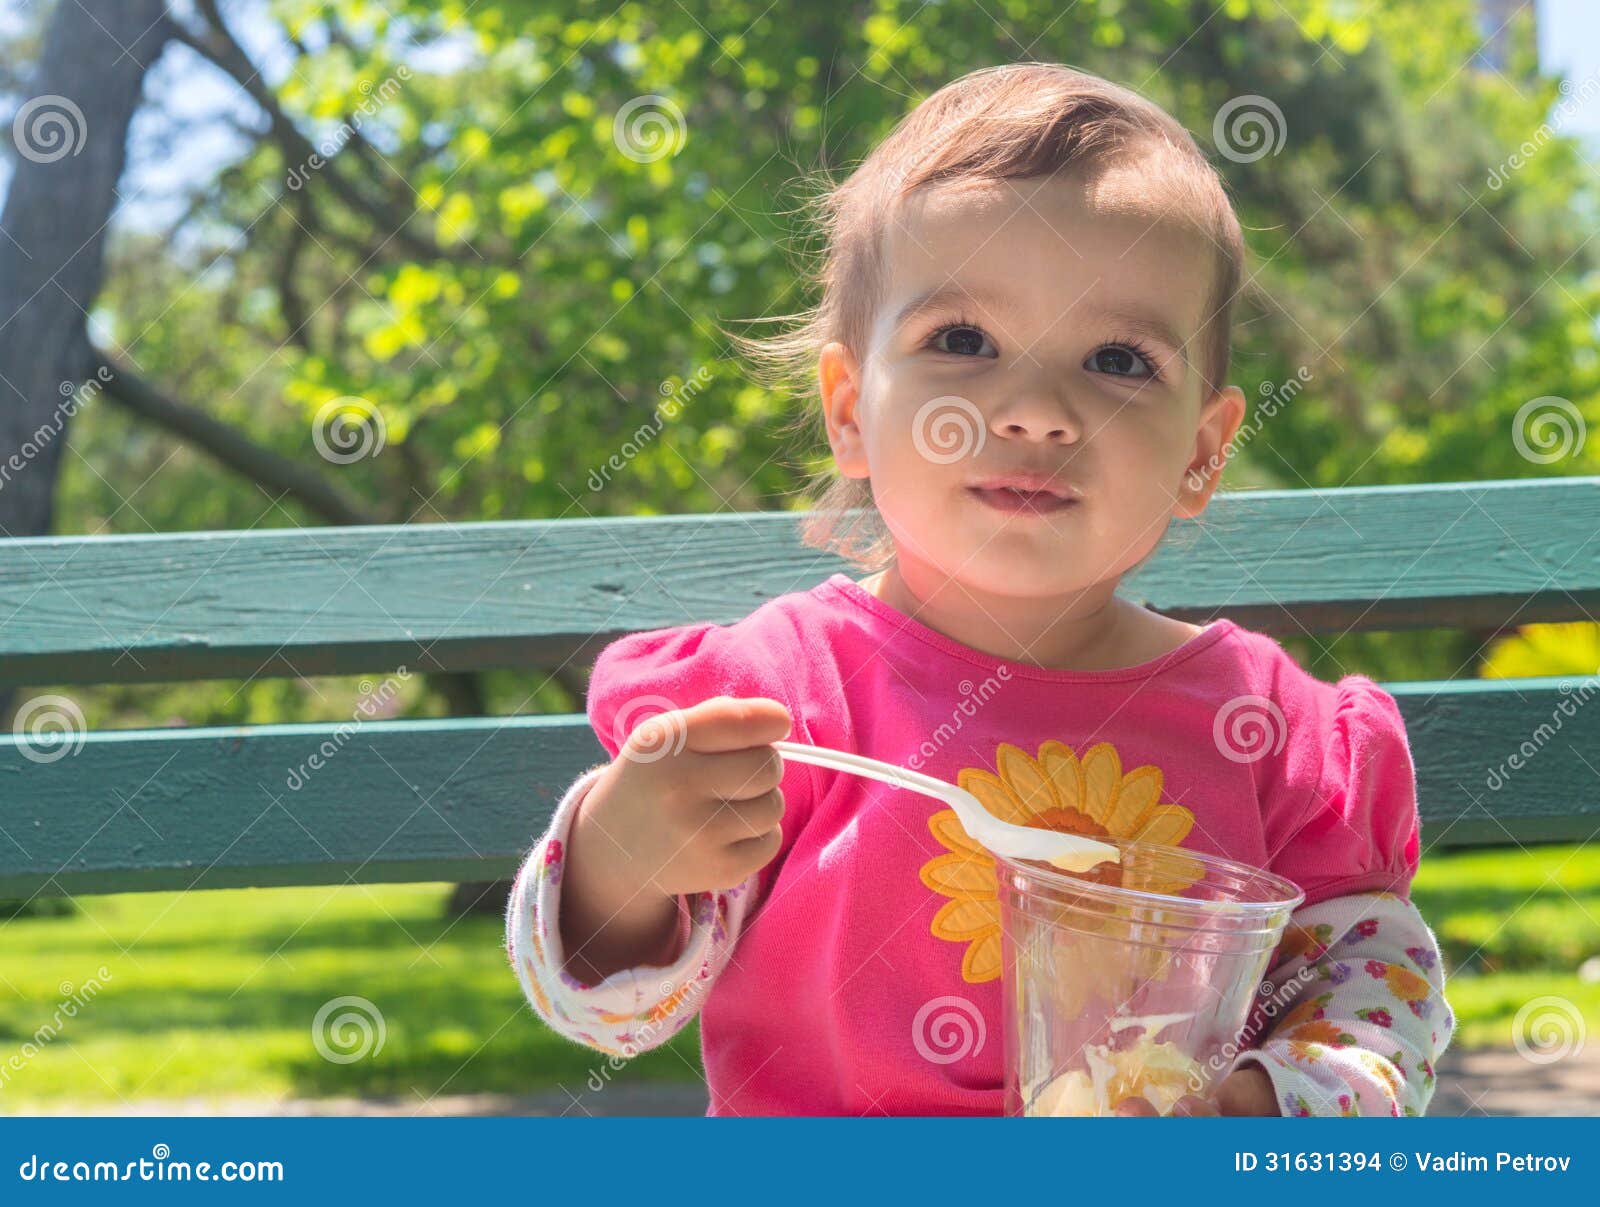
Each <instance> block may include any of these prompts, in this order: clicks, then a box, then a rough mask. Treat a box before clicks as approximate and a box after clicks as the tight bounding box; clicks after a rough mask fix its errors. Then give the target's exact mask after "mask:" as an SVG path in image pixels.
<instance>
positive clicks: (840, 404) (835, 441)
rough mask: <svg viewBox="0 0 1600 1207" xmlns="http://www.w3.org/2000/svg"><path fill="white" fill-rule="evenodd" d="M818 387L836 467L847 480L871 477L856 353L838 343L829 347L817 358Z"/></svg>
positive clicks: (859, 371) (859, 369)
mask: <svg viewBox="0 0 1600 1207" xmlns="http://www.w3.org/2000/svg"><path fill="white" fill-rule="evenodd" d="M817 387H818V390H819V392H820V393H821V395H822V416H823V419H824V420H825V421H826V423H827V426H828V446H829V447H830V448H832V449H833V460H834V463H835V464H836V465H837V466H838V467H839V472H840V473H841V474H843V475H844V476H845V477H847V478H865V477H867V476H868V473H867V452H866V448H865V446H864V444H863V442H862V438H861V426H860V423H859V422H858V420H859V409H860V406H859V404H860V401H861V365H860V363H859V362H858V361H857V360H856V356H855V353H854V352H852V351H850V349H849V348H848V347H846V346H845V345H844V344H841V343H838V342H834V343H830V344H828V345H826V346H825V347H824V348H823V349H822V352H821V354H820V355H819V356H818V358H817Z"/></svg>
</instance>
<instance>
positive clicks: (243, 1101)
mask: <svg viewBox="0 0 1600 1207" xmlns="http://www.w3.org/2000/svg"><path fill="white" fill-rule="evenodd" d="M705 1109H706V1097H705V1090H704V1087H702V1086H698V1085H682V1084H674V1085H650V1084H626V1083H623V1084H616V1085H610V1086H606V1087H604V1088H603V1089H601V1090H600V1091H598V1092H596V1091H592V1090H590V1089H589V1088H588V1087H587V1086H585V1085H582V1084H578V1085H574V1086H573V1087H571V1089H570V1092H569V1091H568V1090H561V1089H557V1090H548V1091H544V1092H541V1093H538V1094H451V1095H444V1096H440V1097H437V1098H433V1099H431V1100H424V1099H423V1098H422V1097H421V1096H420V1095H415V1096H413V1097H412V1098H410V1099H409V1100H407V1099H404V1098H393V1099H379V1098H368V1099H357V1098H289V1099H281V1100H278V1099H263V1098H222V1099H200V1098H186V1099H178V1100H162V1099H141V1100H140V1101H139V1102H137V1103H133V1104H130V1105H126V1106H124V1105H122V1104H113V1105H111V1106H109V1107H108V1106H106V1105H105V1104H103V1103H92V1104H79V1105H73V1104H58V1105H56V1106H54V1107H53V1108H52V1109H51V1110H50V1111H49V1113H50V1114H53V1115H56V1114H62V1115H65V1114H71V1115H578V1116H582V1115H593V1116H601V1115H703V1114H704V1113H705ZM1428 1113H1429V1114H1430V1115H1600V1043H1596V1044H1590V1045H1587V1046H1586V1047H1585V1048H1584V1049H1581V1050H1580V1051H1579V1052H1578V1053H1577V1054H1575V1055H1572V1056H1568V1057H1566V1058H1565V1059H1563V1060H1560V1061H1557V1062H1555V1063H1553V1064H1548V1065H1536V1064H1533V1063H1531V1062H1530V1061H1528V1060H1526V1059H1524V1058H1523V1057H1522V1056H1520V1055H1518V1054H1517V1053H1516V1052H1515V1051H1513V1050H1511V1049H1486V1050H1484V1051H1479V1052H1457V1051H1454V1050H1452V1051H1449V1052H1447V1053H1446V1054H1445V1057H1444V1059H1443V1061H1441V1062H1440V1069H1439V1090H1438V1092H1437V1093H1436V1094H1435V1095H1434V1099H1433V1104H1432V1106H1431V1107H1430V1108H1429V1111H1428Z"/></svg>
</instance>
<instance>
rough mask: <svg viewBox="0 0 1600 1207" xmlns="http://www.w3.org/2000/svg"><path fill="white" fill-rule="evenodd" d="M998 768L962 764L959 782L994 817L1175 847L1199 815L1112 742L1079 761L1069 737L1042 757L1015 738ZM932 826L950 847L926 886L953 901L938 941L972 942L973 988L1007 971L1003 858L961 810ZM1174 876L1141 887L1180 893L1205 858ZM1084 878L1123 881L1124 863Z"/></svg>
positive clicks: (1001, 753)
mask: <svg viewBox="0 0 1600 1207" xmlns="http://www.w3.org/2000/svg"><path fill="white" fill-rule="evenodd" d="M995 767H996V770H995V771H994V772H990V771H985V770H982V769H980V768H973V767H967V768H963V769H962V770H961V772H960V773H959V775H958V776H957V778H956V782H957V783H958V784H960V785H961V787H963V788H965V789H966V790H967V791H968V792H970V793H972V794H973V795H974V796H976V797H977V798H978V799H979V800H980V801H982V802H983V804H984V807H985V808H987V809H988V810H989V811H990V812H991V813H993V814H994V815H995V816H996V817H999V818H1002V819H1003V820H1005V821H1009V822H1013V823H1015V824H1017V825H1024V826H1032V827H1034V828H1036V829H1041V830H1056V831H1059V832H1061V833H1066V834H1086V835H1089V836H1091V837H1095V838H1102V837H1106V836H1110V837H1113V838H1127V839H1138V840H1141V841H1144V842H1152V843H1162V844H1165V845H1168V846H1177V845H1178V844H1179V843H1181V842H1182V841H1183V839H1184V838H1185V837H1186V836H1187V835H1188V833H1189V831H1190V829H1192V828H1193V826H1194V814H1193V813H1191V812H1189V810H1188V809H1185V808H1183V807H1182V806H1181V805H1175V804H1170V803H1162V800H1161V788H1162V775H1161V769H1160V768H1159V767H1155V766H1153V765H1149V764H1146V765H1145V766H1143V767H1136V768H1135V769H1134V770H1132V771H1130V772H1128V773H1127V774H1123V771H1122V760H1121V759H1120V758H1119V757H1118V755H1117V751H1116V748H1115V747H1114V746H1112V745H1111V743H1109V742H1101V743H1099V744H1097V745H1095V746H1092V747H1090V748H1089V750H1088V751H1087V752H1086V753H1085V754H1084V755H1083V757H1082V758H1081V759H1080V758H1079V757H1078V756H1077V755H1076V754H1075V753H1074V752H1073V750H1072V748H1071V747H1069V746H1066V745H1063V744H1062V743H1061V742H1055V741H1051V742H1046V743H1045V744H1044V745H1043V746H1041V747H1039V754H1038V757H1037V758H1034V757H1030V756H1029V755H1028V754H1027V752H1026V751H1024V750H1022V749H1020V748H1019V747H1016V746H1013V745H1011V744H1010V743H1006V742H1002V743H1001V744H1000V747H999V749H998V750H997V751H996V752H995ZM928 828H929V829H930V830H932V831H933V836H934V837H935V838H937V839H938V840H939V842H940V844H941V845H942V846H944V847H945V848H946V851H945V852H944V853H943V854H939V855H935V856H934V857H933V858H932V859H930V860H929V861H928V862H927V863H925V864H923V866H922V869H921V875H922V883H923V884H925V885H927V886H928V887H929V888H930V889H932V890H933V891H934V892H936V893H939V894H941V895H942V896H946V897H949V898H950V900H949V901H947V902H945V904H944V905H942V906H940V908H939V912H938V913H937V914H935V915H934V918H933V924H932V927H931V929H932V931H933V934H934V936H935V937H937V938H940V939H946V940H948V941H950V942H952V943H964V944H965V945H966V950H965V952H964V953H963V955H962V958H961V975H962V978H963V979H964V980H966V981H967V982H969V983H971V984H979V983H981V982H984V981H992V980H994V979H995V978H996V977H998V976H999V975H1000V959H1001V947H1000V900H999V882H998V880H997V878H996V873H995V860H994V856H993V855H991V854H990V853H989V852H988V851H987V850H985V849H984V848H983V847H982V846H980V845H978V843H976V842H974V841H973V840H972V839H971V838H969V837H967V832H966V830H965V829H963V828H962V826H961V822H960V820H959V819H958V818H957V817H956V814H955V810H953V809H945V810H943V811H942V812H939V813H935V814H933V815H932V816H931V817H929V818H928ZM1185 872H1186V873H1187V874H1186V875H1185V874H1182V873H1174V874H1173V875H1172V876H1167V877H1162V878H1161V882H1160V883H1155V882H1154V878H1153V877H1149V876H1146V877H1145V878H1144V880H1142V881H1141V883H1140V884H1139V885H1138V887H1139V888H1141V889H1146V890H1150V891H1155V892H1175V891H1177V890H1179V889H1182V888H1186V887H1188V886H1189V885H1191V884H1193V883H1194V882H1195V881H1196V880H1198V879H1199V878H1200V876H1201V875H1202V872H1203V869H1202V868H1201V866H1200V864H1199V863H1198V861H1196V862H1195V863H1194V866H1193V869H1192V872H1189V871H1188V870H1187V869H1185ZM1082 878H1083V879H1085V880H1093V881H1096V882H1099V883H1102V884H1121V883H1122V868H1121V867H1120V866H1118V865H1117V864H1111V863H1107V864H1101V865H1100V866H1099V867H1097V868H1095V869H1094V870H1093V871H1090V872H1085V873H1082Z"/></svg>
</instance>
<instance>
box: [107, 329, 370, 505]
mask: <svg viewBox="0 0 1600 1207" xmlns="http://www.w3.org/2000/svg"><path fill="white" fill-rule="evenodd" d="M89 376H91V377H94V376H98V377H99V378H100V380H101V381H103V382H104V383H105V392H106V395H107V396H108V397H110V398H111V399H112V400H113V401H114V402H116V403H118V404H120V405H121V406H122V407H124V408H125V409H126V410H128V411H131V412H132V413H133V414H135V415H138V416H139V417H140V418H142V419H147V420H149V421H150V422H151V423H154V424H156V425H158V426H160V427H163V428H165V429H166V430H167V431H169V432H172V433H174V434H175V435H177V436H181V437H182V438H183V439H184V440H185V441H187V442H188V443H190V444H192V445H194V446H195V447H196V448H198V449H200V450H201V451H203V452H205V453H208V454H210V455H211V456H212V457H214V458H216V459H217V460H218V461H220V462H221V463H222V464H223V465H226V466H227V467H228V468H229V469H231V470H234V471H235V472H236V473H240V474H243V475H244V476H245V477H246V478H249V479H250V480H251V481H252V482H254V483H256V484H257V485H258V486H260V487H261V488H262V489H263V490H266V491H268V492H269V493H272V494H274V495H276V494H287V495H289V496H290V497H291V498H293V499H294V500H295V501H296V502H298V503H300V504H301V505H302V506H304V507H305V508H306V509H307V510H308V511H310V512H312V513H313V514H314V515H316V516H317V517H318V518H319V519H321V520H323V521H324V522H325V523H329V524H376V523H380V522H381V521H380V520H379V518H378V517H377V516H376V515H374V514H373V513H372V512H370V511H368V510H367V509H366V508H365V507H364V506H363V505H362V504H360V503H358V502H357V501H355V500H354V499H352V498H350V496H349V495H347V494H346V493H345V492H344V491H342V490H340V489H339V488H338V487H336V486H334V485H333V483H331V482H329V481H328V480H327V479H326V478H324V477H322V476H321V475H320V474H318V473H316V472H315V471H313V470H311V469H308V468H307V467H306V466H304V465H300V464H298V463H297V462H294V461H291V460H290V459H289V458H287V457H283V456H280V455H279V454H277V453H275V452H273V451H272V450H271V449H269V448H265V447H263V446H262V445H259V444H257V443H256V442H255V441H253V440H251V439H250V438H249V437H247V436H245V435H244V434H243V433H241V432H240V431H238V430H237V429H236V428H234V427H231V426H230V425H228V424H225V423H221V422H219V421H218V420H216V419H213V418H212V417H211V416H210V415H208V414H206V413H205V412H204V411H202V410H200V409H199V408H198V407H192V406H190V405H188V404H187V403H183V402H179V401H177V400H176V399H174V398H169V397H168V396H167V395H166V394H164V393H162V392H161V391H160V390H158V389H157V388H156V387H155V386H153V385H151V384H150V383H149V382H147V381H145V380H144V379H143V378H141V377H140V376H139V375H138V374H136V373H134V372H133V371H132V370H131V369H129V368H127V367H126V366H124V365H120V364H118V363H117V362H116V361H114V360H113V359H112V358H111V357H110V356H108V355H107V354H106V353H105V352H103V351H101V350H100V349H98V348H96V349H94V359H93V362H92V363H91V366H90V370H89Z"/></svg>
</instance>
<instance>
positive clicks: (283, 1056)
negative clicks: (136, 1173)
mask: <svg viewBox="0 0 1600 1207" xmlns="http://www.w3.org/2000/svg"><path fill="white" fill-rule="evenodd" d="M447 892H448V886H444V885H437V884H434V885H374V886H362V887H348V886H347V887H339V888H302V889H270V890H266V889H253V890H252V889H243V890H228V891H218V892H199V893H189V894H169V893H161V894H126V895H120V896H112V897H84V898H80V899H79V902H78V904H79V906H80V908H81V912H80V913H79V914H78V915H77V916H75V917H69V918H40V919H33V918H15V919H11V920H8V921H3V922H0V1109H5V1110H27V1109H30V1107H34V1108H37V1107H39V1106H43V1105H48V1104H49V1103H51V1102H58V1101H62V1100H72V1101H75V1102H76V1101H94V1100H102V1101H108V1102H113V1103H114V1102H116V1101H117V1100H118V1099H129V1100H131V1099H134V1098H170V1097H178V1096H189V1095H198V1096H206V1097H222V1096H232V1095H238V1096H247V1097H260V1098H264V1097H280V1096H283V1095H296V1096H307V1097H318V1096H344V1095H399V1096H403V1097H405V1098H408V1099H412V1098H415V1100H416V1102H417V1104H418V1105H419V1106H420V1105H421V1102H422V1099H423V1098H426V1097H431V1096H433V1095H435V1094H438V1093H450V1094H453V1093H465V1092H472V1091H528V1090H537V1089H554V1088H555V1087H556V1086H557V1085H560V1084H565V1085H567V1086H568V1087H570V1088H571V1089H572V1090H573V1091H574V1092H575V1093H581V1092H582V1086H583V1083H584V1082H585V1081H586V1080H587V1079H588V1078H589V1076H590V1074H591V1073H594V1074H596V1075H597V1076H598V1077H605V1078H607V1080H609V1081H610V1082H612V1083H616V1082H618V1081H621V1080H627V1081H635V1080H659V1079H672V1080H679V1081H681V1080H683V1079H685V1078H691V1079H692V1078H693V1077H694V1076H695V1073H694V1072H693V1070H694V1069H697V1068H698V1067H699V1041H698V1037H697V1033H696V1031H695V1029H694V1028H693V1026H692V1025H691V1026H690V1027H689V1028H686V1029H685V1031H683V1032H681V1033H680V1034H678V1035H677V1036H675V1037H673V1039H672V1040H671V1041H670V1042H669V1043H668V1044H667V1045H666V1046H665V1047H664V1048H663V1049H660V1050H657V1051H653V1052H649V1053H645V1054H644V1055H642V1056H640V1057H639V1058H638V1059H637V1060H635V1061H633V1062H631V1063H630V1064H628V1065H626V1066H625V1067H624V1068H622V1069H621V1070H612V1069H610V1068H609V1065H610V1061H609V1058H607V1057H605V1056H603V1055H601V1054H599V1053H595V1052H591V1051H589V1050H588V1049H586V1048H583V1047H581V1046H579V1045H577V1044H573V1043H570V1042H568V1041H567V1040H565V1039H562V1038H561V1037H559V1036H557V1035H556V1034H555V1033H554V1032H552V1031H550V1030H548V1029H547V1028H545V1027H544V1026H543V1025H542V1024H541V1023H540V1022H539V1020H538V1018H537V1017H536V1016H535V1015H534V1014H533V1012H532V1010H531V1009H530V1008H529V1007H527V1006H526V1005H525V1004H524V1002H523V1000H522V996H521V991H520V990H519V989H518V987H517V982H516V978H515V977H514V976H513V975H512V973H511V970H510V967H509V966H508V965H507V963H506V958H505V951H504V947H503V941H504V938H503V936H504V930H503V927H502V925H501V923H500V922H499V921H498V920H497V919H494V918H490V917H479V918H471V919H467V920H462V921H457V922H455V923H453V924H452V923H450V922H448V921H446V920H444V919H442V918H441V917H440V913H441V906H442V903H443V901H444V899H445V896H446V894H447ZM102 966H104V968H105V969H106V972H107V973H108V974H109V976H105V977H101V978H100V980H101V986H100V988H99V989H98V991H95V992H92V994H91V992H90V991H89V990H87V989H85V988H84V987H85V986H86V985H88V984H89V983H90V982H91V979H92V978H96V977H97V975H98V974H97V970H98V969H100V968H101V967H102ZM347 995H359V996H361V997H364V998H366V999H368V1000H369V1001H371V1002H372V1003H373V1005H374V1006H375V1007H376V1008H377V1010H378V1011H379V1012H380V1013H381V1015H382V1018H383V1024H384V1039H383V1045H382V1047H381V1049H379V1050H376V1051H374V1052H373V1053H372V1054H371V1055H369V1056H366V1057H364V1058H363V1059H360V1060H356V1061H353V1062H351V1063H336V1062H334V1061H330V1060H327V1059H324V1057H323V1056H322V1055H320V1054H319V1052H318V1050H317V1046H316V1044H315V1043H314V1042H313V1035H312V1023H313V1020H314V1019H315V1018H316V1015H317V1011H318V1010H319V1009H320V1008H321V1007H322V1006H323V1004H324V1003H326V1002H328V1001H330V1000H332V999H334V998H338V997H343V996H347ZM74 997H77V998H79V999H84V1000H86V1004H85V1005H83V1006H81V1007H74V1006H72V1005H71V1003H72V1000H73V998H74ZM58 1008H63V1009H64V1011H65V1010H69V1009H70V1010H75V1013H70V1014H69V1013H65V1012H64V1013H63V1014H62V1015H61V1016H60V1018H59V1031H58V1033H57V1034H56V1035H55V1036H54V1037H53V1038H50V1039H49V1040H48V1042H45V1043H42V1044H39V1045H36V1046H37V1049H38V1050H37V1052H36V1053H34V1054H32V1055H28V1056H25V1055H23V1054H22V1047H23V1045H24V1043H28V1042H30V1041H31V1040H32V1039H33V1037H34V1035H35V1033H36V1032H37V1031H38V1029H39V1028H40V1027H42V1026H55V1025H56V1020H57V1010H58ZM350 1038H351V1041H352V1042H353V1041H354V1040H355V1036H354V1035H353V1034H352V1035H351V1037H350ZM333 1050H334V1051H335V1052H336V1054H337V1053H338V1052H339V1051H340V1049H338V1048H334V1049H333ZM13 1055H15V1056H16V1057H17V1059H18V1060H19V1061H21V1062H22V1065H23V1067H22V1068H21V1070H20V1071H18V1070H16V1069H14V1068H12V1067H9V1066H8V1064H7V1059H8V1058H9V1057H12V1056H13Z"/></svg>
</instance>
